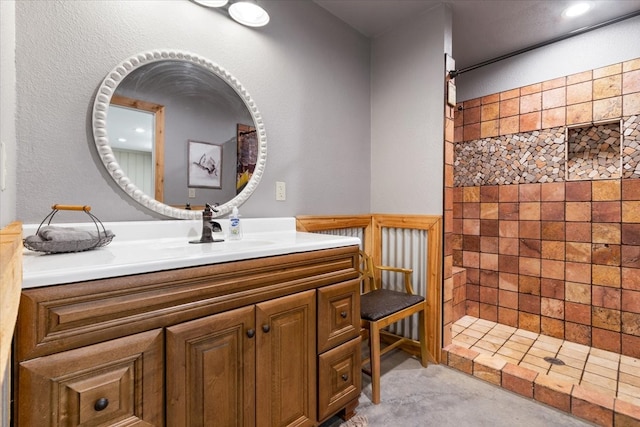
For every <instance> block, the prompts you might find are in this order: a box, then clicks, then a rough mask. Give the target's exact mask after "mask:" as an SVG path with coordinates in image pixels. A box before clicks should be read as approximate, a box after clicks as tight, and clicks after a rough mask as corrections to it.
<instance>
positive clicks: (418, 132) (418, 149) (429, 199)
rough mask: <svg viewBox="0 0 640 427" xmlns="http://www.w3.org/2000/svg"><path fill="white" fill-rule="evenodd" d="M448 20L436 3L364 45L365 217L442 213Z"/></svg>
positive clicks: (447, 9) (445, 8)
mask: <svg viewBox="0 0 640 427" xmlns="http://www.w3.org/2000/svg"><path fill="white" fill-rule="evenodd" d="M451 20H452V18H451V8H450V6H448V5H444V4H441V5H438V6H436V7H434V8H432V9H430V10H429V11H427V12H426V13H423V14H421V15H419V16H416V17H413V18H412V19H411V21H409V22H403V23H402V25H400V26H398V27H397V28H395V29H393V30H391V31H390V32H388V33H385V34H384V35H382V36H380V37H378V38H376V39H375V40H374V41H373V43H372V49H371V51H372V53H371V75H372V77H371V94H372V95H371V123H372V125H371V211H372V212H378V213H413V214H434V215H438V214H441V213H442V209H443V206H442V188H443V167H444V148H443V147H444V142H443V141H444V76H445V70H444V53H445V52H448V53H451Z"/></svg>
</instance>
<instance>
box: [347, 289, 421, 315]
mask: <svg viewBox="0 0 640 427" xmlns="http://www.w3.org/2000/svg"><path fill="white" fill-rule="evenodd" d="M420 301H424V297H423V296H421V295H410V294H407V293H406V292H398V291H392V290H389V289H376V290H373V291H371V292H367V293H366V294H363V295H361V296H360V317H362V319H364V320H369V321H376V320H379V319H382V318H383V317H386V316H388V315H390V314H393V313H395V312H397V311H400V310H404V309H405V308H407V307H411V306H412V305H414V304H417V303H419V302H420Z"/></svg>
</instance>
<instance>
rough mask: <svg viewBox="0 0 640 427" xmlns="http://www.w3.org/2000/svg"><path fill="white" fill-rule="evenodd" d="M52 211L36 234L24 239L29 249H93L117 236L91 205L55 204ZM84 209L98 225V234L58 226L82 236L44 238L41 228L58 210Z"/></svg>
mask: <svg viewBox="0 0 640 427" xmlns="http://www.w3.org/2000/svg"><path fill="white" fill-rule="evenodd" d="M51 209H52V211H51V212H49V214H48V215H47V216H46V217H45V218H44V219H43V220H42V222H41V223H40V225H39V226H38V230H37V231H36V234H35V235H33V236H28V237H27V238H25V239H24V240H23V244H24V246H25V247H26V248H27V249H30V250H32V251H37V252H47V253H51V254H56V253H67V252H82V251H88V250H91V249H95V248H99V247H102V246H106V245H108V244H109V243H111V240H113V238H114V237H115V235H114V234H113V233H112V232H111V231H109V230H106V229H105V227H104V224H102V221H100V220H99V219H98V218H97V217H96V216H95V215H93V214H92V213H91V212H90V210H91V206H79V205H58V204H56V205H53V206H51ZM61 210H65V211H83V212H84V213H86V214H87V215H89V217H90V218H91V220H92V221H93V223H94V225H95V226H96V232H97V234H96V235H91V234H90V233H89V232H86V231H81V230H77V229H73V228H64V227H56V229H57V230H56V231H59V232H62V233H64V232H65V231H68V232H69V234H70V235H71V236H74V235H76V236H80V237H81V238H75V239H62V240H61V239H55V240H47V239H43V238H42V234H41V229H42V226H43V225H44V223H45V222H46V223H47V224H46V226H45V227H48V226H50V224H51V220H52V219H53V217H54V216H55V214H56V213H58V211H61Z"/></svg>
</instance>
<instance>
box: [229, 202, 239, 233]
mask: <svg viewBox="0 0 640 427" xmlns="http://www.w3.org/2000/svg"><path fill="white" fill-rule="evenodd" d="M240 239H242V228H241V227H240V214H239V213H238V207H237V206H234V207H233V209H232V210H231V216H229V240H240Z"/></svg>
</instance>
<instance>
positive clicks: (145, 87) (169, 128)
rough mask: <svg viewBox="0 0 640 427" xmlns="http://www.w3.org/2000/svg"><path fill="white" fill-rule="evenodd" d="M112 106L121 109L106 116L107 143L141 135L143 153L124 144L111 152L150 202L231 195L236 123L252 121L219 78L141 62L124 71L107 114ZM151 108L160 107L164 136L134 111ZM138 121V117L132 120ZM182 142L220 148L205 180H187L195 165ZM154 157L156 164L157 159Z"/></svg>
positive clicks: (183, 66)
mask: <svg viewBox="0 0 640 427" xmlns="http://www.w3.org/2000/svg"><path fill="white" fill-rule="evenodd" d="M127 101H128V105H127ZM123 104H124V105H123ZM118 107H120V109H121V110H122V108H125V109H128V110H129V112H128V114H126V115H123V114H122V113H123V111H120V112H119V113H120V114H115V115H110V116H109V120H108V132H109V136H110V140H111V141H112V142H111V146H112V148H114V147H115V145H114V144H115V143H114V142H113V141H118V140H121V139H125V140H126V141H132V142H137V144H136V145H137V146H138V147H139V146H140V145H141V144H142V143H141V142H140V140H139V139H137V138H135V136H142V137H145V138H146V140H148V141H150V142H151V145H152V147H153V151H152V152H151V153H148V154H144V153H145V152H144V151H137V150H131V149H129V148H127V149H118V150H117V152H116V150H115V149H114V154H115V155H116V158H117V159H118V162H119V163H120V166H121V167H122V169H123V170H124V171H125V172H126V174H127V175H128V176H129V177H130V178H131V179H132V180H133V181H134V182H136V184H137V185H138V186H139V187H140V188H141V189H142V190H143V191H145V193H147V194H154V195H155V199H156V200H158V201H160V202H163V203H166V204H168V205H171V206H174V207H185V206H186V205H187V204H189V205H191V206H194V207H196V206H203V205H204V204H205V203H212V204H215V203H217V204H224V203H226V202H228V201H229V200H231V199H233V198H234V197H235V196H236V188H237V177H236V169H237V164H238V149H237V146H238V139H237V138H238V135H237V133H238V126H241V127H242V129H245V128H253V120H252V119H251V115H250V114H249V110H248V109H247V108H246V106H245V105H244V103H243V102H242V100H241V99H240V97H239V96H238V94H237V93H236V92H235V91H234V90H233V89H232V88H231V87H230V86H229V85H228V84H226V83H225V82H224V81H223V80H221V79H220V78H218V77H217V76H215V75H213V74H211V73H210V72H208V71H207V70H205V69H203V68H201V67H199V66H197V65H194V64H190V63H186V62H179V61H162V62H156V63H152V64H148V65H145V66H143V67H140V68H138V69H137V70H135V71H134V72H132V73H130V74H129V75H127V77H126V78H125V79H124V80H123V81H122V82H121V83H120V84H119V85H118V88H117V89H116V91H115V94H114V96H113V98H112V100H111V106H110V108H109V110H110V113H111V111H112V109H114V108H118ZM154 108H155V111H158V110H160V109H163V110H164V111H163V114H162V115H163V116H164V134H163V130H162V129H161V128H159V129H158V130H157V131H155V125H153V126H152V125H151V123H149V121H148V120H147V119H146V118H145V115H143V114H141V113H140V111H143V112H144V111H150V110H153V109H154ZM123 116H124V117H123ZM134 118H136V119H134ZM138 119H139V120H140V121H139V122H133V120H138ZM154 135H160V137H164V140H165V142H166V144H165V145H164V153H162V151H161V150H162V147H161V146H160V147H157V145H158V144H156V143H155V138H154ZM190 141H197V142H198V143H200V144H209V145H212V146H218V147H219V148H220V149H219V151H216V152H219V153H222V157H221V158H220V159H218V163H219V165H218V166H217V167H216V168H214V170H212V171H210V172H209V174H208V175H209V176H210V177H211V178H212V179H211V181H212V184H211V185H207V183H206V180H202V179H198V180H195V179H190V178H193V174H194V172H197V171H200V170H201V169H198V168H195V169H194V168H193V167H192V166H193V163H194V162H193V161H192V160H190V159H189V148H188V147H189V146H190V145H191V146H193V145H194V144H190V143H189V142H190ZM255 142H256V143H257V141H255ZM147 144H148V143H147ZM202 146H204V145H202ZM256 149H257V147H256ZM162 158H164V164H163V162H162V161H158V160H159V159H162ZM125 162H126V163H125ZM223 166H224V167H223ZM190 171H191V173H190ZM218 173H219V174H220V175H219V176H218ZM138 177H140V178H138ZM247 181H248V179H247ZM143 185H144V187H143Z"/></svg>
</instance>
